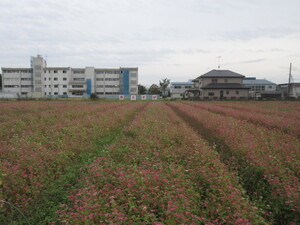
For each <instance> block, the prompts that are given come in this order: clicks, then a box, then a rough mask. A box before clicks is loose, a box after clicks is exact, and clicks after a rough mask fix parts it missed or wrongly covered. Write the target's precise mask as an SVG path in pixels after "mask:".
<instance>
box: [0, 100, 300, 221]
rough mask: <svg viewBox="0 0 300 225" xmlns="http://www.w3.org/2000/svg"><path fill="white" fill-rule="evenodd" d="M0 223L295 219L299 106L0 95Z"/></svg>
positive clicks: (299, 203)
mask: <svg viewBox="0 0 300 225" xmlns="http://www.w3.org/2000/svg"><path fill="white" fill-rule="evenodd" d="M0 163H1V166H0V200H1V201H0V224H14V225H15V224H156V225H159V224H168V225H173V224H174V225H175V224H210V225H213V224H281V225H284V224H300V179H299V178H300V102H283V101H282V102H279V101H272V102H238V101H236V102H230V101H228V102H218V101H214V102H195V101H157V102H156V101H143V102H142V101H140V102H139V101H137V102H117V101H115V102H102V101H3V102H0Z"/></svg>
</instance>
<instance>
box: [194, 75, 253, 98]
mask: <svg viewBox="0 0 300 225" xmlns="http://www.w3.org/2000/svg"><path fill="white" fill-rule="evenodd" d="M244 77H245V76H244V75H241V74H238V73H235V72H232V71H230V70H212V71H210V72H208V73H205V74H203V75H201V76H199V77H197V78H196V79H194V80H193V82H194V84H195V85H194V88H192V89H190V90H189V91H188V94H189V96H190V97H194V98H199V99H216V100H218V99H220V100H222V99H248V95H249V89H250V88H249V87H246V86H245V85H244V84H243V78H244Z"/></svg>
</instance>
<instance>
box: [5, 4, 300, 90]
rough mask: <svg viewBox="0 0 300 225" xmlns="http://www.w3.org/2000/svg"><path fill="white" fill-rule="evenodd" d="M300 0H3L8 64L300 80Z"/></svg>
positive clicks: (153, 78) (148, 80)
mask: <svg viewBox="0 0 300 225" xmlns="http://www.w3.org/2000/svg"><path fill="white" fill-rule="evenodd" d="M299 10H300V1H299V0H285V1H283V0H0V67H29V66H30V56H34V55H37V54H38V53H39V54H41V55H42V56H45V57H46V56H47V64H48V66H71V67H85V66H94V67H120V66H138V67H139V83H140V84H143V85H148V86H149V85H151V84H152V83H158V82H159V80H161V79H163V78H169V79H171V82H175V81H187V80H189V79H194V78H196V77H198V76H199V75H202V74H203V73H206V72H208V71H210V70H212V69H217V67H218V63H219V62H218V61H219V58H217V57H218V56H221V58H220V62H221V69H228V70H232V71H234V72H237V73H241V74H243V75H245V76H252V77H253V76H254V77H257V78H266V79H268V80H270V81H273V82H275V83H282V82H287V81H288V74H289V64H290V62H291V63H293V71H292V74H293V76H294V80H295V81H298V82H300V11H299Z"/></svg>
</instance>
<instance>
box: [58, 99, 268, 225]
mask: <svg viewBox="0 0 300 225" xmlns="http://www.w3.org/2000/svg"><path fill="white" fill-rule="evenodd" d="M77 183H78V184H81V186H80V187H78V188H76V189H74V190H73V191H72V192H71V193H70V195H69V202H68V203H66V204H62V205H61V209H60V210H58V211H57V214H58V215H59V220H58V221H59V223H63V224H95V223H97V224H109V223H110V224H266V222H265V220H264V219H263V218H262V217H261V215H263V214H264V213H265V212H263V211H261V210H259V209H258V208H256V207H254V206H253V205H252V204H251V202H250V201H249V200H248V198H247V196H246V194H245V191H244V190H243V188H242V187H241V186H240V185H239V183H238V179H237V177H236V175H235V174H234V173H231V172H229V171H228V169H227V166H226V165H225V164H223V163H222V162H221V160H220V158H219V155H218V153H217V152H216V151H215V150H214V149H212V148H211V147H209V146H208V144H207V143H206V142H205V141H204V139H203V138H201V136H199V135H197V134H196V133H195V132H194V131H193V130H192V129H191V128H190V127H189V126H187V125H186V123H185V122H184V121H183V120H182V119H180V118H179V117H178V116H177V115H176V114H175V113H174V112H173V111H172V110H171V109H170V108H169V107H167V106H166V105H165V104H163V103H151V104H150V105H148V107H147V108H146V109H145V110H144V112H142V113H140V114H138V116H137V117H136V118H135V120H134V121H133V123H132V124H131V126H129V127H127V128H126V129H125V130H124V132H123V134H122V135H121V136H119V138H118V139H116V141H115V142H114V143H112V144H110V145H109V146H107V147H106V151H105V152H104V153H103V154H102V156H101V157H99V158H97V159H96V160H95V161H94V162H93V163H91V164H90V166H89V167H88V168H87V169H86V174H85V175H84V176H81V177H80V178H79V180H78V182H77ZM55 222H57V221H54V222H53V223H55Z"/></svg>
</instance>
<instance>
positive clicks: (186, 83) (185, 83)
mask: <svg viewBox="0 0 300 225" xmlns="http://www.w3.org/2000/svg"><path fill="white" fill-rule="evenodd" d="M171 85H194V83H193V82H171Z"/></svg>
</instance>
